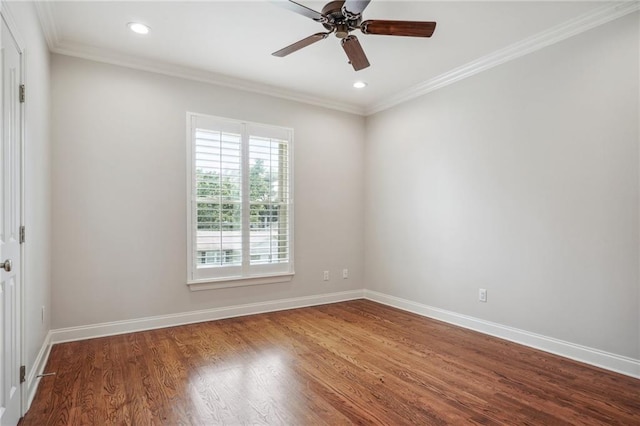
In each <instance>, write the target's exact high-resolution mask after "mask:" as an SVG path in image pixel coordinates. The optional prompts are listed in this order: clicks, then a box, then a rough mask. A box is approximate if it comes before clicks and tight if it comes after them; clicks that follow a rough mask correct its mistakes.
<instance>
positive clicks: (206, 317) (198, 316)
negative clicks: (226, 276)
mask: <svg viewBox="0 0 640 426" xmlns="http://www.w3.org/2000/svg"><path fill="white" fill-rule="evenodd" d="M362 298H363V291H362V290H352V291H343V292H339V293H328V294H319V295H315V296H304V297H294V298H290V299H280V300H271V301H267V302H258V303H249V304H245V305H236V306H228V307H221V308H213V309H205V310H201V311H192V312H182V313H179V314H169V315H158V316H153V317H146V318H137V319H132V320H124V321H114V322H106V323H101V324H93V325H87V326H80V327H69V328H59V329H57V330H51V343H52V344H55V343H62V342H71V341H75V340H85V339H93V338H96V337H104V336H113V335H116V334H124V333H133V332H137V331H144V330H153V329H158V328H165V327H174V326H178V325H184V324H193V323H198V322H205V321H215V320H220V319H225V318H235V317H241V316H245V315H255V314H262V313H265V312H276V311H283V310H287V309H297V308H305V307H308V306H317V305H325V304H327V303H336V302H344V301H347V300H355V299H362Z"/></svg>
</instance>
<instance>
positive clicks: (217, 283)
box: [187, 273, 294, 291]
mask: <svg viewBox="0 0 640 426" xmlns="http://www.w3.org/2000/svg"><path fill="white" fill-rule="evenodd" d="M293 275H294V274H293V273H287V274H281V275H271V276H268V277H248V278H245V277H243V278H222V279H217V280H198V281H187V285H188V286H189V290H191V291H201V290H217V289H220V288H233V287H246V286H251V285H261V284H275V283H287V282H290V281H291V280H292V279H293Z"/></svg>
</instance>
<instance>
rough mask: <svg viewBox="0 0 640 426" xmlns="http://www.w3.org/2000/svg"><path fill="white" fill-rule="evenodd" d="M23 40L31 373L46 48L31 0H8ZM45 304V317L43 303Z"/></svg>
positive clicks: (43, 243)
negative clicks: (25, 89)
mask: <svg viewBox="0 0 640 426" xmlns="http://www.w3.org/2000/svg"><path fill="white" fill-rule="evenodd" d="M3 7H8V9H9V13H10V14H11V15H12V16H13V18H14V19H15V23H16V26H17V27H18V28H17V29H18V33H19V36H20V38H21V39H22V43H23V44H24V46H23V47H24V50H25V51H24V61H25V62H24V65H25V84H26V87H27V91H26V94H27V96H26V103H25V106H24V114H25V157H24V178H25V181H24V185H25V188H24V192H25V199H24V208H25V212H24V213H25V222H24V224H25V226H26V229H27V240H26V242H25V245H24V276H23V283H24V290H25V293H24V294H25V305H24V306H25V312H24V320H25V328H24V330H25V338H24V340H25V347H26V353H25V354H24V362H25V365H26V367H27V374H30V372H31V370H32V368H34V367H36V366H34V362H35V360H36V357H37V355H38V352H39V351H40V349H41V347H42V343H43V342H44V340H45V337H46V335H47V332H48V331H49V330H50V328H51V323H50V312H51V309H50V308H51V302H50V295H51V260H50V258H51V155H50V152H51V149H50V135H49V133H50V127H49V112H50V87H49V49H48V47H47V44H46V42H45V39H44V35H43V34H42V31H41V29H40V23H39V22H38V18H37V15H36V12H35V9H34V6H33V4H32V3H26V2H24V3H23V2H11V3H9V4H8V5H3ZM43 307H44V310H45V313H44V318H43V317H42V308H43Z"/></svg>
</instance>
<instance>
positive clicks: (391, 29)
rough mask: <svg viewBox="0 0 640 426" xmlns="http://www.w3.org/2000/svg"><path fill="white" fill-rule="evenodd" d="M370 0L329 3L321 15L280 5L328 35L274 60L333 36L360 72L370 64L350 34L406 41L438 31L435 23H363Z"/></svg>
mask: <svg viewBox="0 0 640 426" xmlns="http://www.w3.org/2000/svg"><path fill="white" fill-rule="evenodd" d="M370 1H371V0H343V1H331V2H329V3H327V4H326V5H325V6H324V7H323V8H322V12H316V11H315V10H313V9H310V8H308V7H306V6H303V5H301V4H299V3H296V2H295V1H291V0H289V1H286V2H284V1H277V2H275V3H277V4H278V5H279V6H282V7H285V8H287V9H289V10H291V11H293V12H295V13H298V14H300V15H303V16H306V17H307V18H311V19H313V20H314V21H316V22H319V23H321V24H322V25H324V27H325V28H326V29H327V31H326V32H322V33H316V34H313V35H311V36H309V37H307V38H303V39H302V40H300V41H297V42H295V43H293V44H291V45H289V46H287V47H285V48H283V49H280V50H278V51H277V52H273V53H272V55H273V56H278V57H285V56H287V55H289V54H291V53H293V52H296V51H298V50H300V49H302V48H303V47H307V46H309V45H311V44H313V43H315V42H317V41H320V40H324V39H325V38H327V37H329V35H330V34H335V35H336V37H338V38H339V39H341V43H342V48H343V49H344V51H345V53H346V54H347V57H348V58H349V63H350V64H351V65H352V66H353V69H354V70H356V71H360V70H361V69H364V68H367V67H368V66H369V60H368V59H367V55H365V53H364V50H362V46H361V45H360V42H359V41H358V38H357V37H356V36H354V35H351V34H350V33H351V31H354V30H356V29H359V30H360V31H361V32H362V33H363V34H379V35H391V36H405V37H431V35H432V34H433V32H434V31H435V29H436V23H435V22H420V21H385V20H378V19H376V20H368V21H363V20H362V12H363V11H364V9H365V8H366V7H367V6H368V5H369V2H370Z"/></svg>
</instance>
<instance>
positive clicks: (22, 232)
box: [20, 225, 26, 244]
mask: <svg viewBox="0 0 640 426" xmlns="http://www.w3.org/2000/svg"><path fill="white" fill-rule="evenodd" d="M25 232H26V231H25V229H24V225H22V226H21V227H20V244H22V243H24V238H25Z"/></svg>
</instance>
